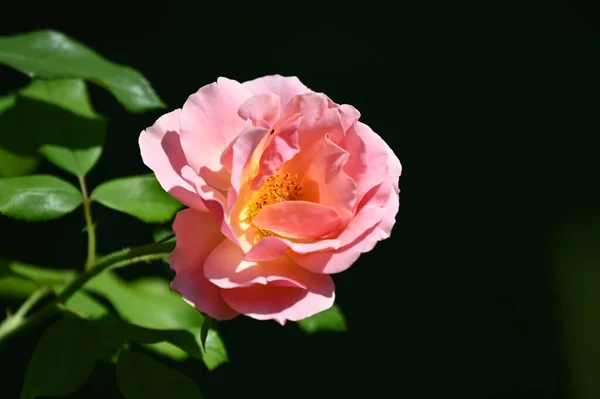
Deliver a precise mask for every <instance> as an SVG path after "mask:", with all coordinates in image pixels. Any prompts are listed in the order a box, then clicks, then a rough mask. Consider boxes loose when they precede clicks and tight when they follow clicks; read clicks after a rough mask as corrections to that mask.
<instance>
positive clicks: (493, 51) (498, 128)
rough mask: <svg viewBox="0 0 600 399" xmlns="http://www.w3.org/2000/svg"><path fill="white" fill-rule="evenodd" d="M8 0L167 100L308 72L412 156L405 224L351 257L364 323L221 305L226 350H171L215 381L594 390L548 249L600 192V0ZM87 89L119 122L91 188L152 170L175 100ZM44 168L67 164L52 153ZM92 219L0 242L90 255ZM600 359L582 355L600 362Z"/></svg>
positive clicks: (9, 384) (351, 312) (16, 81)
mask: <svg viewBox="0 0 600 399" xmlns="http://www.w3.org/2000/svg"><path fill="white" fill-rule="evenodd" d="M590 3H591V2H590ZM392 4H393V5H392ZM10 7H11V9H10V12H8V10H4V11H3V13H2V16H0V20H1V23H0V30H1V32H0V33H2V34H14V33H21V32H25V31H29V30H33V29H40V28H53V29H57V30H60V31H63V32H65V33H66V34H68V35H70V36H72V37H74V38H76V39H78V40H79V41H81V42H83V43H85V44H87V45H89V46H90V47H91V48H93V49H95V50H97V51H98V52H99V53H100V54H102V55H104V56H106V57H107V58H109V59H111V60H114V61H116V62H118V63H122V64H127V65H131V66H133V67H135V68H136V69H138V70H139V71H141V72H142V73H143V74H144V75H145V76H146V77H147V78H148V79H149V80H150V82H152V84H153V86H154V88H155V89H156V91H157V92H158V94H159V95H160V96H161V97H162V98H163V99H164V100H165V102H166V103H167V104H168V107H169V110H170V109H174V108H177V107H180V106H181V105H182V104H183V102H184V101H185V100H186V98H187V96H188V95H189V94H191V93H193V92H195V91H196V90H197V89H198V88H199V87H201V86H203V85H205V84H207V83H210V82H212V81H214V80H215V79H216V78H217V77H218V76H226V77H229V78H233V79H236V80H238V81H245V80H250V79H253V78H255V77H258V76H262V75H266V74H273V73H279V74H283V75H296V76H298V77H299V78H300V79H301V80H302V81H303V82H304V83H305V84H306V85H307V86H308V87H310V88H312V89H313V90H316V91H322V92H325V93H326V94H328V95H329V96H330V97H331V98H332V99H333V100H334V101H336V102H338V103H348V104H352V105H354V106H355V107H356V108H358V109H359V110H360V111H361V113H362V118H361V120H362V121H364V122H365V123H367V124H369V125H370V126H371V127H372V128H373V129H374V130H375V131H376V132H378V133H379V134H380V135H381V136H382V137H383V138H384V139H385V140H386V141H387V142H388V143H389V144H390V146H391V147H392V149H393V150H394V151H395V152H396V154H397V155H398V157H399V158H400V160H401V162H402V164H403V175H402V178H401V182H400V187H401V190H402V192H401V201H400V203H401V205H400V212H399V214H398V216H397V224H396V227H395V229H394V232H393V234H392V237H391V238H390V239H388V240H387V241H384V242H382V243H380V244H379V245H378V246H377V247H376V248H375V250H374V251H372V252H371V253H368V254H365V255H363V256H362V257H361V258H360V260H359V261H358V262H357V263H356V264H355V265H354V266H353V267H352V268H351V269H349V270H348V271H347V272H345V273H342V274H340V275H337V276H336V277H335V281H336V284H337V297H338V303H339V304H340V306H341V307H342V308H343V309H344V311H345V313H346V317H347V321H348V324H349V328H350V333H348V334H346V335H341V336H334V335H320V336H310V337H307V336H305V335H303V334H302V333H301V332H300V331H299V330H297V328H296V326H294V325H293V323H289V325H287V326H285V327H284V328H281V327H279V326H278V325H277V324H276V323H274V322H256V321H253V320H251V319H247V318H238V319H235V320H234V321H231V322H227V323H221V326H220V330H221V332H222V335H223V337H224V340H225V342H226V345H227V347H228V350H229V355H230V359H231V362H230V363H229V364H227V365H225V366H223V367H220V368H219V369H217V370H216V371H214V372H212V373H208V372H206V371H205V370H204V368H203V365H202V364H201V363H199V362H193V361H189V362H186V363H184V364H179V365H177V364H174V363H171V364H172V365H173V366H174V367H177V368H179V369H180V370H182V371H183V372H184V373H186V374H187V375H188V376H190V377H192V378H194V379H195V380H196V382H197V383H198V385H199V387H200V388H201V390H202V392H203V393H204V395H205V397H206V398H209V399H210V398H229V397H260V398H288V397H302V398H331V397H336V398H337V397H341V398H343V397H368V398H378V397H402V398H461V399H468V398H490V399H496V398H498V399H499V398H515V399H519V398H527V399H535V398H571V397H573V398H575V397H576V398H592V397H594V396H593V394H590V392H592V391H593V388H589V389H588V391H587V392H588V396H585V393H581V392H582V391H581V390H580V391H578V388H577V387H576V386H575V385H576V384H577V379H576V378H575V379H573V378H571V376H572V373H571V371H572V370H571V366H570V365H571V363H570V362H569V361H568V360H567V358H568V357H569V355H568V353H569V346H568V345H565V342H567V340H565V331H571V330H569V327H568V320H566V319H563V318H562V316H561V312H560V311H559V308H560V305H559V304H560V302H561V301H560V295H559V293H560V291H561V279H560V278H557V273H556V269H555V267H554V263H553V258H552V255H551V254H552V250H553V245H554V244H553V242H554V241H553V239H552V237H553V236H554V234H555V231H556V229H557V226H558V225H559V224H560V222H561V220H563V219H564V218H565V217H567V216H568V215H569V214H571V213H572V212H574V211H577V212H583V211H586V210H593V209H596V208H598V207H599V205H600V191H599V188H598V172H599V171H600V170H599V169H600V168H599V165H598V161H597V159H598V157H597V153H598V145H597V144H598V141H597V140H595V138H596V136H597V134H598V127H599V122H598V117H597V116H598V109H599V107H598V106H599V105H600V104H599V99H598V96H599V93H600V78H599V76H600V58H599V57H598V55H599V52H600V35H599V34H598V33H599V30H598V26H599V24H598V21H599V19H598V17H599V16H600V12H599V9H600V8H599V7H598V6H597V5H595V6H591V5H588V4H587V3H584V2H583V1H580V2H573V1H571V2H570V3H568V4H564V5H562V6H561V7H559V5H558V4H556V3H554V2H552V1H539V2H514V4H511V3H509V2H490V1H475V0H472V1H451V0H446V1H444V0H437V1H433V2H394V3H391V2H390V3H388V2H383V1H379V2H377V1H368V2H367V1H362V2H352V1H345V2H339V3H334V2H326V1H321V2H318V3H315V4H309V3H306V2H297V3H295V2H239V3H236V2H234V1H229V2H227V1H213V2H200V1H183V0H171V1H168V2H155V3H153V2H144V3H139V4H136V3H135V2H126V1H120V2H112V1H111V2H107V1H103V2H96V3H90V2H79V3H73V4H66V3H61V2H44V3H42V2H40V3H39V4H31V3H26V2H21V3H11V5H10ZM0 78H1V80H0V88H1V89H2V92H7V91H8V90H10V89H15V88H18V87H21V86H23V85H25V84H26V83H27V79H26V78H25V77H23V76H22V75H20V74H18V73H16V72H12V71H9V70H8V69H2V74H1V75H0ZM91 91H92V94H93V100H94V104H95V106H96V108H97V109H98V110H99V112H101V113H102V114H104V115H105V116H106V117H107V118H108V121H109V127H108V129H109V130H108V136H107V140H106V148H105V152H104V156H103V158H102V159H101V161H100V162H99V164H98V165H97V167H96V168H95V169H94V170H93V171H92V172H91V174H90V175H89V185H90V186H91V188H93V187H94V186H95V185H97V184H98V183H100V182H102V181H104V180H107V179H110V178H114V177H119V176H124V175H130V174H138V173H147V172H148V170H147V169H146V168H145V166H144V165H143V164H142V162H141V159H140V156H139V150H138V147H137V138H138V135H139V132H140V131H141V130H142V129H144V128H145V127H147V126H150V125H151V124H152V123H153V122H154V120H156V118H157V117H158V116H160V114H161V113H162V112H163V111H156V112H151V113H147V114H143V115H131V114H128V113H126V111H125V110H124V109H123V108H122V107H121V106H120V105H119V104H118V103H117V102H116V101H115V100H114V99H113V98H112V97H111V96H110V94H108V93H107V92H104V91H102V90H101V89H98V88H96V87H91ZM42 171H46V172H49V173H56V174H58V175H61V176H64V177H65V178H67V179H70V177H69V176H67V175H65V174H63V173H62V172H60V171H58V170H57V169H55V168H53V167H52V166H50V165H44V166H43V168H42ZM93 212H94V216H95V218H97V219H98V220H99V221H100V224H99V227H98V234H99V251H100V252H101V253H106V252H109V251H112V250H116V249H119V248H121V247H123V246H126V245H136V244H144V243H148V242H149V241H150V240H151V239H152V237H151V233H150V231H151V230H150V228H149V227H148V226H146V225H143V224H142V223H141V222H137V221H136V220H135V219H133V218H131V217H128V216H124V215H121V214H117V213H116V212H113V211H110V210H106V209H102V208H100V207H96V208H94V209H93ZM584 219H585V218H584ZM82 227H83V217H82V215H81V211H78V212H76V213H75V214H73V215H69V216H68V217H66V218H63V219H59V220H57V221H53V222H48V223H44V224H41V225H40V224H35V225H27V224H24V223H17V222H12V221H10V220H8V219H4V218H0V237H1V240H0V253H1V254H2V255H5V256H9V257H12V258H14V259H18V260H22V261H27V262H31V263H35V264H43V265H48V266H53V267H73V268H75V267H78V265H80V264H82V263H83V261H84V259H85V253H84V251H85V242H86V238H85V235H84V234H83V233H82V232H81V229H82ZM598 242H600V241H598ZM144 268H148V266H147V265H144V266H140V267H137V268H135V267H134V268H132V271H131V273H136V272H137V273H141V272H143V271H144V270H147V269H144ZM598 292H599V293H600V289H599V290H598ZM599 295H600V294H599ZM575 302H576V298H575ZM598 313H600V312H598ZM584 327H585V325H584ZM36 339H37V335H35V334H34V336H32V337H25V338H23V339H21V340H18V341H16V343H15V344H14V346H13V348H12V351H10V353H8V354H3V355H2V357H1V358H0V365H2V367H3V368H6V370H5V371H3V373H4V374H3V376H2V379H3V380H5V381H2V385H3V388H2V389H3V390H5V389H9V390H10V389H15V390H18V389H19V387H20V384H21V383H22V375H23V372H24V369H25V366H26V362H27V360H28V356H29V355H30V353H31V351H32V349H33V345H34V344H35V340H36ZM573 339H575V340H577V336H576V333H575V338H573ZM598 340H600V336H599V337H598ZM590 343H591V344H595V345H597V343H596V341H593V342H592V341H591V342H590ZM596 366H598V361H596V362H595V363H594V362H593V361H592V362H590V363H588V365H587V366H586V367H588V371H589V372H591V373H592V374H594V373H595V372H596V371H597V370H596V369H593V367H596ZM590 367H591V368H592V369H589V368H590ZM598 376H599V378H600V371H599V373H598ZM596 389H598V387H597V386H596ZM576 391H578V392H580V393H579V394H577V395H576V394H575V393H574V392H576ZM4 392H6V391H4ZM595 392H598V391H595ZM589 395H591V396H589ZM599 395H600V394H599ZM8 397H11V396H10V395H9V396H8ZM73 397H77V398H95V397H99V398H113V397H114V398H118V397H120V396H119V393H118V389H117V387H116V383H115V380H114V370H113V369H111V367H109V366H106V367H105V368H101V369H99V370H98V371H97V372H96V373H95V374H94V377H93V378H92V379H91V380H90V381H89V382H88V384H87V385H86V386H85V387H84V388H83V389H82V391H81V392H80V393H78V395H75V396H73ZM598 397H600V396H598Z"/></svg>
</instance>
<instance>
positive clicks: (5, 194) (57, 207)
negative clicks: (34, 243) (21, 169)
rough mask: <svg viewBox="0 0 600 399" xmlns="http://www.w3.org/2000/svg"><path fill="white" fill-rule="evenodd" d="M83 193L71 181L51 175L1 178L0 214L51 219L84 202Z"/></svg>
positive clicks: (70, 210) (20, 217)
mask: <svg viewBox="0 0 600 399" xmlns="http://www.w3.org/2000/svg"><path fill="white" fill-rule="evenodd" d="M81 202H82V197H81V193H80V192H79V191H78V190H77V189H76V188H75V187H74V186H73V185H72V184H70V183H67V182H66V181H64V180H61V179H59V178H58V177H54V176H49V175H34V176H23V177H7V178H4V179H0V213H2V214H4V215H6V216H9V217H12V218H15V219H21V220H27V221H40V220H51V219H56V218H59V217H61V216H64V215H66V214H67V213H70V212H72V211H74V210H75V209H76V208H77V207H78V206H79V205H81Z"/></svg>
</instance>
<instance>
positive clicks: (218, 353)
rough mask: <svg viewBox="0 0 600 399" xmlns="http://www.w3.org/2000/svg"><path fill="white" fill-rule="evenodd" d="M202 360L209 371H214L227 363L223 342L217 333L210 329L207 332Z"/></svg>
mask: <svg viewBox="0 0 600 399" xmlns="http://www.w3.org/2000/svg"><path fill="white" fill-rule="evenodd" d="M202 360H204V364H205V365H206V368H208V369H209V370H214V369H216V368H217V367H219V366H220V365H221V364H223V363H227V362H228V361H229V357H228V356H227V350H226V349H225V344H224V343H223V340H222V339H221V337H220V336H219V333H218V332H217V331H215V330H214V329H212V328H211V329H210V330H208V335H207V337H206V342H205V344H204V357H203V358H202Z"/></svg>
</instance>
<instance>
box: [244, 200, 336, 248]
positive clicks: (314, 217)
mask: <svg viewBox="0 0 600 399" xmlns="http://www.w3.org/2000/svg"><path fill="white" fill-rule="evenodd" d="M253 222H254V225H255V226H256V227H258V228H259V229H263V230H269V231H272V232H273V233H275V234H278V235H281V236H284V237H288V238H300V239H302V238H321V237H324V236H326V235H328V234H331V233H333V232H334V231H336V230H337V229H338V228H340V226H341V224H342V220H341V218H340V215H339V214H338V213H337V211H336V210H335V209H334V208H332V207H330V206H327V205H323V204H318V203H315V202H307V201H287V202H280V203H277V204H272V205H268V206H266V207H264V208H263V209H262V210H261V211H260V212H259V213H258V215H256V216H255V217H254V218H253Z"/></svg>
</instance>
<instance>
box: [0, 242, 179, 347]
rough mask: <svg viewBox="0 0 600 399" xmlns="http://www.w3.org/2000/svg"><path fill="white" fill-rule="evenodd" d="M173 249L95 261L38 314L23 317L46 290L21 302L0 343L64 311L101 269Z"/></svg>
mask: <svg viewBox="0 0 600 399" xmlns="http://www.w3.org/2000/svg"><path fill="white" fill-rule="evenodd" d="M174 246H175V243H173V242H167V243H162V244H149V245H144V246H141V247H135V248H126V249H123V250H120V251H117V252H113V253H112V254H109V255H106V256H104V257H102V258H100V259H98V260H97V261H96V263H95V264H94V265H93V266H92V267H90V268H87V269H86V270H84V271H83V272H81V274H79V275H78V276H77V277H75V278H74V279H73V280H71V282H69V283H68V284H67V285H66V286H65V288H64V290H63V291H62V292H61V293H60V294H59V295H58V296H57V297H56V298H54V299H53V300H52V301H50V302H49V303H48V304H46V305H45V306H44V307H43V308H42V309H40V311H39V312H37V313H36V314H34V315H33V316H31V317H29V318H25V317H24V316H25V314H26V313H27V312H28V311H29V310H30V309H31V307H32V306H33V305H34V304H35V302H37V301H38V300H39V299H40V298H41V297H43V295H42V293H43V294H44V295H45V294H46V293H47V292H49V289H48V288H45V292H43V291H42V289H40V290H39V291H36V292H35V293H34V294H32V295H31V297H29V298H28V299H27V300H26V301H25V303H23V305H22V306H21V308H20V309H19V310H18V311H17V313H15V315H14V316H13V317H7V318H6V319H5V320H4V321H3V322H2V324H0V342H2V341H4V340H5V339H6V338H7V337H9V336H12V335H15V334H17V333H20V332H23V331H25V330H28V329H30V328H33V327H35V326H37V325H39V324H40V323H41V322H43V321H44V320H46V319H48V318H49V317H51V316H53V315H55V314H56V313H57V312H59V311H61V310H63V309H64V306H62V305H64V303H65V302H66V301H67V300H68V299H69V298H70V297H71V296H72V295H73V294H75V293H76V292H77V291H78V290H79V289H80V288H81V287H83V286H84V285H85V284H86V283H87V282H88V281H89V280H90V279H92V278H93V277H94V276H96V275H98V274H100V273H102V272H103V271H104V270H106V269H110V268H116V267H123V266H128V265H131V264H133V263H138V262H148V261H152V260H157V259H160V258H162V257H163V256H165V255H166V254H168V253H170V252H171V251H172V250H173V248H174Z"/></svg>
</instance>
